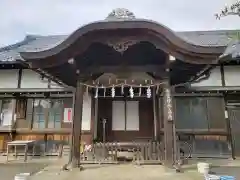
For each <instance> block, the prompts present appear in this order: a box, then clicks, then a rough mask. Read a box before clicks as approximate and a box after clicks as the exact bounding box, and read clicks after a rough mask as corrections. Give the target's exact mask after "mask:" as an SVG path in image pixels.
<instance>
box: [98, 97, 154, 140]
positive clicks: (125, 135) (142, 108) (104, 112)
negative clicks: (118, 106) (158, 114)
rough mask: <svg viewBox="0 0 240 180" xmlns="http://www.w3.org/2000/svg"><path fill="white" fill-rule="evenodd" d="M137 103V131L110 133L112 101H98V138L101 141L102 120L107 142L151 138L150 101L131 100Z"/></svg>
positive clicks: (152, 125) (151, 108) (151, 112)
mask: <svg viewBox="0 0 240 180" xmlns="http://www.w3.org/2000/svg"><path fill="white" fill-rule="evenodd" d="M133 100H136V101H139V131H112V99H111V100H109V99H99V109H98V110H99V111H98V112H99V113H98V118H99V119H98V137H99V139H100V140H102V135H103V134H102V129H103V127H102V118H106V119H107V124H106V140H107V141H133V140H135V139H141V138H153V135H154V133H153V132H154V120H153V119H154V118H153V103H152V99H151V100H147V99H145V100H143V99H133Z"/></svg>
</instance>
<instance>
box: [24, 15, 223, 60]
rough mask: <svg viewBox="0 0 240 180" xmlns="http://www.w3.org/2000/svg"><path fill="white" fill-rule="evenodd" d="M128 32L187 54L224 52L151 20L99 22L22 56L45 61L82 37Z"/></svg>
mask: <svg viewBox="0 0 240 180" xmlns="http://www.w3.org/2000/svg"><path fill="white" fill-rule="evenodd" d="M121 29H122V30H128V29H136V30H137V29H145V30H148V31H151V32H153V33H154V34H156V37H157V35H159V36H164V38H166V39H167V40H168V41H169V42H170V43H172V44H173V45H175V46H177V47H180V48H181V49H184V50H185V51H187V52H192V53H199V54H213V53H216V54H219V53H221V52H222V48H220V47H217V46H210V47H206V46H201V45H196V44H193V43H191V42H189V41H186V40H184V39H183V38H181V37H179V36H178V35H177V34H176V33H175V32H174V31H172V30H170V29H169V28H167V27H165V26H163V25H161V24H158V23H156V22H153V21H150V20H140V19H135V20H118V21H106V20H105V21H98V22H94V23H91V24H88V25H86V26H83V27H81V28H79V29H78V30H76V31H75V32H74V33H72V34H71V35H70V36H69V37H67V38H66V39H65V40H64V41H63V42H62V43H60V44H58V45H57V46H55V47H53V48H51V49H48V50H43V51H34V52H23V53H22V54H21V56H22V57H23V58H24V59H43V58H46V57H49V56H54V55H56V54H58V53H60V52H61V51H63V50H65V49H67V48H69V47H70V46H71V45H72V44H74V43H75V42H76V41H78V40H79V39H80V38H81V37H83V36H84V35H86V34H87V33H90V32H96V31H102V30H108V31H109V30H110V31H111V30H121Z"/></svg>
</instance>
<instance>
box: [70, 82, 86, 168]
mask: <svg viewBox="0 0 240 180" xmlns="http://www.w3.org/2000/svg"><path fill="white" fill-rule="evenodd" d="M84 90H85V87H84V86H83V85H82V84H81V79H78V80H77V85H76V91H75V100H74V110H73V114H74V116H73V122H72V123H73V126H72V135H73V136H72V153H73V154H72V155H73V157H72V167H73V168H76V167H80V146H81V131H82V109H83V94H84Z"/></svg>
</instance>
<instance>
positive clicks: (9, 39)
mask: <svg viewBox="0 0 240 180" xmlns="http://www.w3.org/2000/svg"><path fill="white" fill-rule="evenodd" d="M233 1H234V0H68V1H67V0H0V17H1V20H0V47H1V46H5V45H8V44H13V43H16V42H18V41H21V40H22V39H23V38H24V37H25V35H26V34H40V35H53V34H70V33H71V32H73V31H74V30H76V29H77V28H79V27H80V26H82V25H83V24H86V23H89V22H92V21H96V20H102V19H104V18H105V17H106V16H107V14H108V13H109V12H111V10H112V9H115V8H127V9H129V10H130V11H132V12H133V13H134V14H135V16H136V17H140V18H146V19H152V20H155V21H158V22H159V23H162V24H164V25H166V26H168V27H169V28H171V29H173V30H175V31H185V30H216V29H237V28H239V29H240V17H227V18H224V19H222V20H220V21H219V20H216V19H215V17H214V14H215V13H216V12H219V11H220V9H221V8H222V7H224V5H225V4H227V3H230V2H233Z"/></svg>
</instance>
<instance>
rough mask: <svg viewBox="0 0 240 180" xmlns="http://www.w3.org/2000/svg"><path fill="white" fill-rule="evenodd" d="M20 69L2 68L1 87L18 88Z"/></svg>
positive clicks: (0, 73)
mask: <svg viewBox="0 0 240 180" xmlns="http://www.w3.org/2000/svg"><path fill="white" fill-rule="evenodd" d="M18 71H19V70H18V69H10V70H4V69H3V70H0V88H17V85H18Z"/></svg>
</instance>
